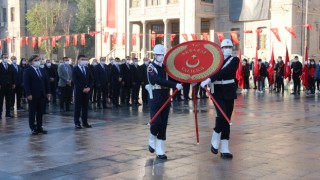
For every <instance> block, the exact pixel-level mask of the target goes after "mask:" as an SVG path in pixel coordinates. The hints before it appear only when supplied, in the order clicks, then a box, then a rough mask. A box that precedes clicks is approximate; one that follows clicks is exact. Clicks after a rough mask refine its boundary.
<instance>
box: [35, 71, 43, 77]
mask: <svg viewBox="0 0 320 180" xmlns="http://www.w3.org/2000/svg"><path fill="white" fill-rule="evenodd" d="M36 71H37V74H38V76H39V77H40V78H42V75H41V72H40V70H39V69H37V70H36Z"/></svg>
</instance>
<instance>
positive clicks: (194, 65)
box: [186, 55, 200, 68]
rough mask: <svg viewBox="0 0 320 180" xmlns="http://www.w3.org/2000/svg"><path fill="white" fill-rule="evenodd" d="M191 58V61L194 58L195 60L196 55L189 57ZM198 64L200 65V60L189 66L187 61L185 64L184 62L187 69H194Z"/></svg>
mask: <svg viewBox="0 0 320 180" xmlns="http://www.w3.org/2000/svg"><path fill="white" fill-rule="evenodd" d="M191 57H192V59H194V58H196V57H197V56H196V55H193V56H191ZM199 64H200V60H199V59H198V61H197V63H196V64H189V59H188V60H187V62H186V66H187V67H188V68H195V67H197V66H199Z"/></svg>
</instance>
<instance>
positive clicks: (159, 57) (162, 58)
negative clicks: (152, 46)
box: [156, 55, 164, 63]
mask: <svg viewBox="0 0 320 180" xmlns="http://www.w3.org/2000/svg"><path fill="white" fill-rule="evenodd" d="M163 60H164V56H163V55H157V57H156V61H158V62H159V63H162V62H163Z"/></svg>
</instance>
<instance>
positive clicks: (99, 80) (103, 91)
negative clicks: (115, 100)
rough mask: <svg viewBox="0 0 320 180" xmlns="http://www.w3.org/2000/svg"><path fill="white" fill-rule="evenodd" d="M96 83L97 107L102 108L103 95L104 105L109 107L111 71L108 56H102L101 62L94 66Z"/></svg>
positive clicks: (104, 107) (105, 107)
mask: <svg viewBox="0 0 320 180" xmlns="http://www.w3.org/2000/svg"><path fill="white" fill-rule="evenodd" d="M94 76H95V78H94V79H95V83H96V86H97V107H98V108H99V109H101V97H102V107H103V109H107V93H108V83H109V76H110V71H109V69H108V66H107V65H106V58H105V57H101V58H100V63H99V64H98V65H96V66H95V67H94Z"/></svg>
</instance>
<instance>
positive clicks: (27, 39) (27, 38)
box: [25, 37, 29, 45]
mask: <svg viewBox="0 0 320 180" xmlns="http://www.w3.org/2000/svg"><path fill="white" fill-rule="evenodd" d="M25 42H26V45H29V37H25Z"/></svg>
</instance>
